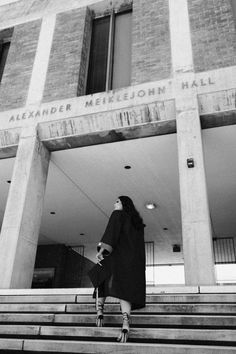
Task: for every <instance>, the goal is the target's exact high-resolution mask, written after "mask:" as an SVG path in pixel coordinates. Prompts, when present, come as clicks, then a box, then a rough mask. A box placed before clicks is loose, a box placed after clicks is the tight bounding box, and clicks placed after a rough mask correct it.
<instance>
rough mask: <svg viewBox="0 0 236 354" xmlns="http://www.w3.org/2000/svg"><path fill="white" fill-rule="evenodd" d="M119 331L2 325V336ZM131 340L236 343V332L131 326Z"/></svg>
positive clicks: (113, 331)
mask: <svg viewBox="0 0 236 354" xmlns="http://www.w3.org/2000/svg"><path fill="white" fill-rule="evenodd" d="M119 331H120V329H119V328H117V327H102V328H97V327H77V326H67V327H63V326H24V325H5V326H3V325H0V335H4V334H6V335H29V336H32V335H34V336H38V335H41V336H55V337H56V336H58V337H66V336H69V337H95V338H96V337H100V338H109V337H112V338H114V337H117V336H118V334H119ZM130 338H137V339H150V340H154V339H155V340H156V339H162V340H163V339H165V340H188V341H191V340H196V341H212V340H214V341H225V342H227V341H230V342H232V341H236V330H230V329H226V330H223V329H218V330H211V329H204V330H202V329H173V328H168V329H165V328H164V329H163V328H132V326H131V328H130Z"/></svg>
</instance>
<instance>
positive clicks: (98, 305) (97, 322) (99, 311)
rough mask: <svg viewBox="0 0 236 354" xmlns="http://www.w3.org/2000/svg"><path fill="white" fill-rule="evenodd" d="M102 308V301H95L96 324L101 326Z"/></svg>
mask: <svg viewBox="0 0 236 354" xmlns="http://www.w3.org/2000/svg"><path fill="white" fill-rule="evenodd" d="M103 309H104V303H102V302H100V301H98V303H97V317H96V326H97V327H103Z"/></svg>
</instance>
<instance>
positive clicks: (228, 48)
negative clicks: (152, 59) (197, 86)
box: [188, 0, 236, 72]
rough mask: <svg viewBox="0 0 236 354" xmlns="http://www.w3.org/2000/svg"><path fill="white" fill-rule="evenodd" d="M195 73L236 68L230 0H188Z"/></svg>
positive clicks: (235, 34)
mask: <svg viewBox="0 0 236 354" xmlns="http://www.w3.org/2000/svg"><path fill="white" fill-rule="evenodd" d="M188 7H189V16H190V27H191V36H192V47H193V58H194V67H195V71H196V72H199V71H205V70H211V69H216V68H220V67H226V66H231V65H236V29H235V23H234V19H233V13H232V7H231V4H230V0H224V1H222V0H207V1H206V0H188Z"/></svg>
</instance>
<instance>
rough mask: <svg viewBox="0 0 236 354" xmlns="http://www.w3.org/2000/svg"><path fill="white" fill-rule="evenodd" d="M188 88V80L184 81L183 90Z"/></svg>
mask: <svg viewBox="0 0 236 354" xmlns="http://www.w3.org/2000/svg"><path fill="white" fill-rule="evenodd" d="M186 88H187V89H188V81H185V82H182V90H184V89H186Z"/></svg>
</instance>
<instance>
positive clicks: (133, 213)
mask: <svg viewBox="0 0 236 354" xmlns="http://www.w3.org/2000/svg"><path fill="white" fill-rule="evenodd" d="M119 199H120V201H121V203H122V206H123V210H124V212H125V213H126V214H128V215H129V216H130V217H131V222H132V224H133V226H134V228H135V229H137V230H139V229H142V228H144V226H145V225H144V223H143V219H142V218H141V216H140V215H139V212H138V211H137V210H136V208H135V206H134V203H133V201H132V199H131V198H129V197H127V196H126V195H121V196H120V197H119Z"/></svg>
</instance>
